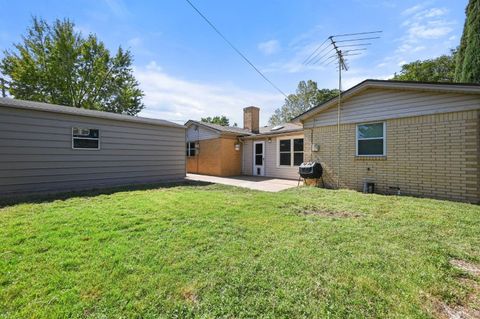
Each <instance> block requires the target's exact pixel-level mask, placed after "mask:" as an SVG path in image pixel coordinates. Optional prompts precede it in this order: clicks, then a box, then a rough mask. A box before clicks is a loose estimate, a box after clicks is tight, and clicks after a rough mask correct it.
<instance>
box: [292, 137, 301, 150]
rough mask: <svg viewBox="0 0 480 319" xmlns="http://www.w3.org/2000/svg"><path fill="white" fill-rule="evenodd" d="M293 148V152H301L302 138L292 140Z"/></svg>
mask: <svg viewBox="0 0 480 319" xmlns="http://www.w3.org/2000/svg"><path fill="white" fill-rule="evenodd" d="M293 150H294V151H295V152H303V138H297V139H294V140H293Z"/></svg>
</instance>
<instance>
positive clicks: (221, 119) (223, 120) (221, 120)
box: [201, 115, 237, 126]
mask: <svg viewBox="0 0 480 319" xmlns="http://www.w3.org/2000/svg"><path fill="white" fill-rule="evenodd" d="M201 121H202V122H204V123H212V124H218V125H221V126H229V125H230V120H229V119H228V118H227V117H226V116H225V115H221V116H214V117H210V116H209V117H202V119H201ZM234 126H237V125H236V123H235V125H234Z"/></svg>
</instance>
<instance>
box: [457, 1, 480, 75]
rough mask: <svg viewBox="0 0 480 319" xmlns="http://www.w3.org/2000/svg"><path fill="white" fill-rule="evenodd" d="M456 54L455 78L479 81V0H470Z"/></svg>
mask: <svg viewBox="0 0 480 319" xmlns="http://www.w3.org/2000/svg"><path fill="white" fill-rule="evenodd" d="M465 12H466V16H467V17H466V20H465V25H464V27H463V34H462V39H461V40H460V48H459V49H458V55H457V67H456V69H455V80H456V81H457V82H465V83H480V0H470V2H469V3H468V5H467V8H466V10H465Z"/></svg>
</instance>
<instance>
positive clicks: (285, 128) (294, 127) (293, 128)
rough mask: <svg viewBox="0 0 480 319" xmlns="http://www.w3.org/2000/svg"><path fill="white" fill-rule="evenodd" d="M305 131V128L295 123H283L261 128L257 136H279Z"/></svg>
mask: <svg viewBox="0 0 480 319" xmlns="http://www.w3.org/2000/svg"><path fill="white" fill-rule="evenodd" d="M298 131H303V126H302V125H299V124H295V123H282V124H279V125H270V126H263V127H260V133H259V134H255V135H277V134H286V133H291V132H298Z"/></svg>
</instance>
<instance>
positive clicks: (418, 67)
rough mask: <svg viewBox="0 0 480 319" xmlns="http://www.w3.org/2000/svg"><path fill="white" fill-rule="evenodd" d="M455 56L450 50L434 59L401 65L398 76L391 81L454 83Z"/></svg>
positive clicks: (454, 52) (453, 51)
mask: <svg viewBox="0 0 480 319" xmlns="http://www.w3.org/2000/svg"><path fill="white" fill-rule="evenodd" d="M455 56H456V51H455V50H451V53H450V54H449V55H447V54H445V55H442V56H440V57H438V58H435V59H428V60H423V61H420V60H417V61H414V62H411V63H407V64H404V65H402V70H401V71H400V73H399V74H396V73H395V75H394V77H393V80H398V81H421V82H454V80H455Z"/></svg>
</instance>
